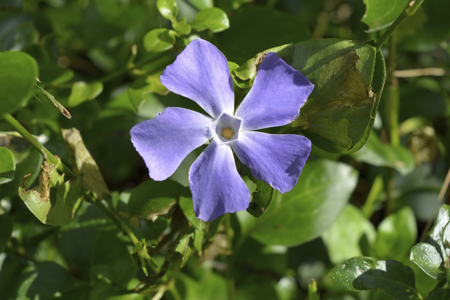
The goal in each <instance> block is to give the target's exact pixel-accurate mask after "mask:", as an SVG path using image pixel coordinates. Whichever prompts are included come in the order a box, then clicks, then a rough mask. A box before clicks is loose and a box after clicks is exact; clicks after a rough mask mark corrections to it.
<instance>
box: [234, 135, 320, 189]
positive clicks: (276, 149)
mask: <svg viewBox="0 0 450 300" xmlns="http://www.w3.org/2000/svg"><path fill="white" fill-rule="evenodd" d="M231 147H232V148H233V150H234V152H235V153H236V155H237V157H238V158H239V160H240V161H241V162H242V163H243V164H245V165H246V166H247V167H249V168H250V170H251V171H252V174H253V176H255V177H256V178H258V179H259V180H262V181H264V182H266V183H268V184H270V185H271V186H272V187H273V188H275V189H277V190H279V191H280V192H281V193H283V194H284V193H286V192H289V191H290V190H292V188H293V187H294V186H295V185H296V184H297V181H298V177H299V176H300V174H301V172H302V169H303V166H304V165H305V163H306V160H307V159H308V156H309V153H310V152H311V142H310V141H309V140H308V139H307V138H306V137H304V136H301V135H296V134H267V133H263V132H256V131H244V132H241V133H240V135H239V139H237V140H236V141H234V142H233V143H232V144H231Z"/></svg>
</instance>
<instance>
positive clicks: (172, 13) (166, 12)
mask: <svg viewBox="0 0 450 300" xmlns="http://www.w3.org/2000/svg"><path fill="white" fill-rule="evenodd" d="M156 7H157V8H158V11H159V13H160V14H161V15H162V16H163V17H164V18H166V19H167V20H171V21H174V20H176V18H177V15H178V6H177V2H176V1H175V0H157V1H156Z"/></svg>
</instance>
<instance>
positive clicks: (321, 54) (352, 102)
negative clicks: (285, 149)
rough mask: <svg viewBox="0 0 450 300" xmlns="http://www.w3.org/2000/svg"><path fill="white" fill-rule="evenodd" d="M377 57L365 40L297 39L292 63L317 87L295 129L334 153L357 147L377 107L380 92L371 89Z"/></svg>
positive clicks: (301, 113) (371, 123)
mask: <svg viewBox="0 0 450 300" xmlns="http://www.w3.org/2000/svg"><path fill="white" fill-rule="evenodd" d="M375 61H376V51H375V48H374V47H372V46H370V45H368V44H365V43H361V42H352V41H344V40H337V39H324V40H312V41H307V42H302V43H298V44H295V45H294V46H293V54H292V64H291V65H292V67H293V68H295V69H296V70H299V71H300V72H301V73H302V74H303V75H305V76H306V77H308V79H309V80H310V81H311V82H312V83H313V84H314V85H315V87H314V90H313V92H312V93H311V95H310V97H309V98H308V101H307V102H306V104H305V105H304V106H303V107H302V108H301V110H300V117H299V118H298V119H297V120H296V121H295V122H294V123H293V126H294V128H295V129H296V130H300V131H301V132H302V133H303V134H305V135H306V136H307V137H309V138H310V139H311V141H312V142H313V143H314V144H315V145H316V146H318V147H320V148H322V149H324V150H327V151H329V152H337V153H346V152H347V153H349V152H354V151H356V150H358V149H359V148H357V147H356V145H357V144H358V142H359V141H360V140H362V139H364V138H367V137H366V134H368V132H367V130H368V129H369V131H370V129H371V126H372V125H373V121H372V120H371V118H372V114H373V109H374V108H375V107H376V106H377V105H376V102H377V97H378V94H377V93H376V92H375V91H373V89H372V80H373V74H374V68H375ZM368 127H370V128H368ZM360 146H362V145H360Z"/></svg>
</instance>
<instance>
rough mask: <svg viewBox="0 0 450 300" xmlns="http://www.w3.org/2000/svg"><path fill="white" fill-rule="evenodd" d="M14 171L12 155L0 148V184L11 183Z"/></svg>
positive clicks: (14, 163)
mask: <svg viewBox="0 0 450 300" xmlns="http://www.w3.org/2000/svg"><path fill="white" fill-rule="evenodd" d="M15 171H16V162H15V160H14V155H13V154H12V152H11V151H9V150H8V149H7V148H4V147H0V184H3V183H7V182H10V181H12V180H13V179H14V173H15Z"/></svg>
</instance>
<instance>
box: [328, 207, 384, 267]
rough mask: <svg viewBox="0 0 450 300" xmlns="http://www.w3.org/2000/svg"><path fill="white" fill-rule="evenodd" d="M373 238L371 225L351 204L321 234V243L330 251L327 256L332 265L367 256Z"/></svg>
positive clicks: (374, 236)
mask: <svg viewBox="0 0 450 300" xmlns="http://www.w3.org/2000/svg"><path fill="white" fill-rule="evenodd" d="M349 232H351V234H349ZM375 238H376V232H375V228H374V227H373V225H372V223H370V222H369V221H368V220H367V219H366V218H364V216H363V215H362V213H361V211H360V210H359V209H357V208H356V207H354V206H353V205H351V204H347V206H346V207H345V208H344V210H343V211H342V213H341V214H340V215H339V217H338V218H337V219H336V221H334V223H333V224H332V225H331V226H330V227H329V228H328V229H327V230H325V232H324V233H323V234H322V239H323V242H324V243H325V245H326V246H327V248H328V249H330V250H329V253H328V255H329V256H330V261H331V262H332V263H333V264H338V263H342V262H344V261H345V260H347V259H350V258H352V257H355V256H362V255H364V254H368V250H369V247H370V246H371V245H372V244H373V243H374V242H375Z"/></svg>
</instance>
